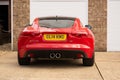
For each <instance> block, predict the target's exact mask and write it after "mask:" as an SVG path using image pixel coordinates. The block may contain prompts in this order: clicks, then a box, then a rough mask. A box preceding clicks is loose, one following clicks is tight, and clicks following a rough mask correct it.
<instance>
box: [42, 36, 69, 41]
mask: <svg viewBox="0 0 120 80" xmlns="http://www.w3.org/2000/svg"><path fill="white" fill-rule="evenodd" d="M66 38H67V35H66V34H44V40H48V41H64V40H66Z"/></svg>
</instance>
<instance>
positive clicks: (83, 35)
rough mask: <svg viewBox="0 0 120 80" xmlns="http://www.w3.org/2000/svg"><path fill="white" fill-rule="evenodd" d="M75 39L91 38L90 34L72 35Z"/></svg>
mask: <svg viewBox="0 0 120 80" xmlns="http://www.w3.org/2000/svg"><path fill="white" fill-rule="evenodd" d="M72 35H73V36H75V37H80V38H90V37H91V35H90V34H72Z"/></svg>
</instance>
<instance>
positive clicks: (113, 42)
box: [107, 0, 120, 51]
mask: <svg viewBox="0 0 120 80" xmlns="http://www.w3.org/2000/svg"><path fill="white" fill-rule="evenodd" d="M119 8H120V0H108V28H107V51H120V10H119Z"/></svg>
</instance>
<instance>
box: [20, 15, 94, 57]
mask: <svg viewBox="0 0 120 80" xmlns="http://www.w3.org/2000/svg"><path fill="white" fill-rule="evenodd" d="M37 23H38V24H39V25H38V28H37V29H36V30H35V28H33V30H32V31H29V30H28V31H27V30H26V31H24V32H22V33H21V35H20V37H19V41H18V52H19V58H26V57H29V58H47V59H64V58H65V59H66V58H70V59H79V58H85V59H89V58H90V59H92V58H93V55H94V39H93V38H94V36H93V34H91V31H90V30H89V29H86V28H84V27H83V26H82V25H81V23H80V21H79V19H77V18H63V17H60V18H56V17H55V18H40V19H38V22H36V23H35V24H37ZM50 24H52V25H50ZM33 25H34V24H33ZM54 25H55V26H54ZM33 27H34V26H33Z"/></svg>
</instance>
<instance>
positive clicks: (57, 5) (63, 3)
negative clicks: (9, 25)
mask: <svg viewBox="0 0 120 80" xmlns="http://www.w3.org/2000/svg"><path fill="white" fill-rule="evenodd" d="M48 1H49V2H48ZM56 15H57V16H68V17H69V16H70V17H78V18H80V19H81V21H82V23H83V24H84V25H85V24H88V0H30V23H32V22H33V20H34V18H35V17H44V16H56Z"/></svg>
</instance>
